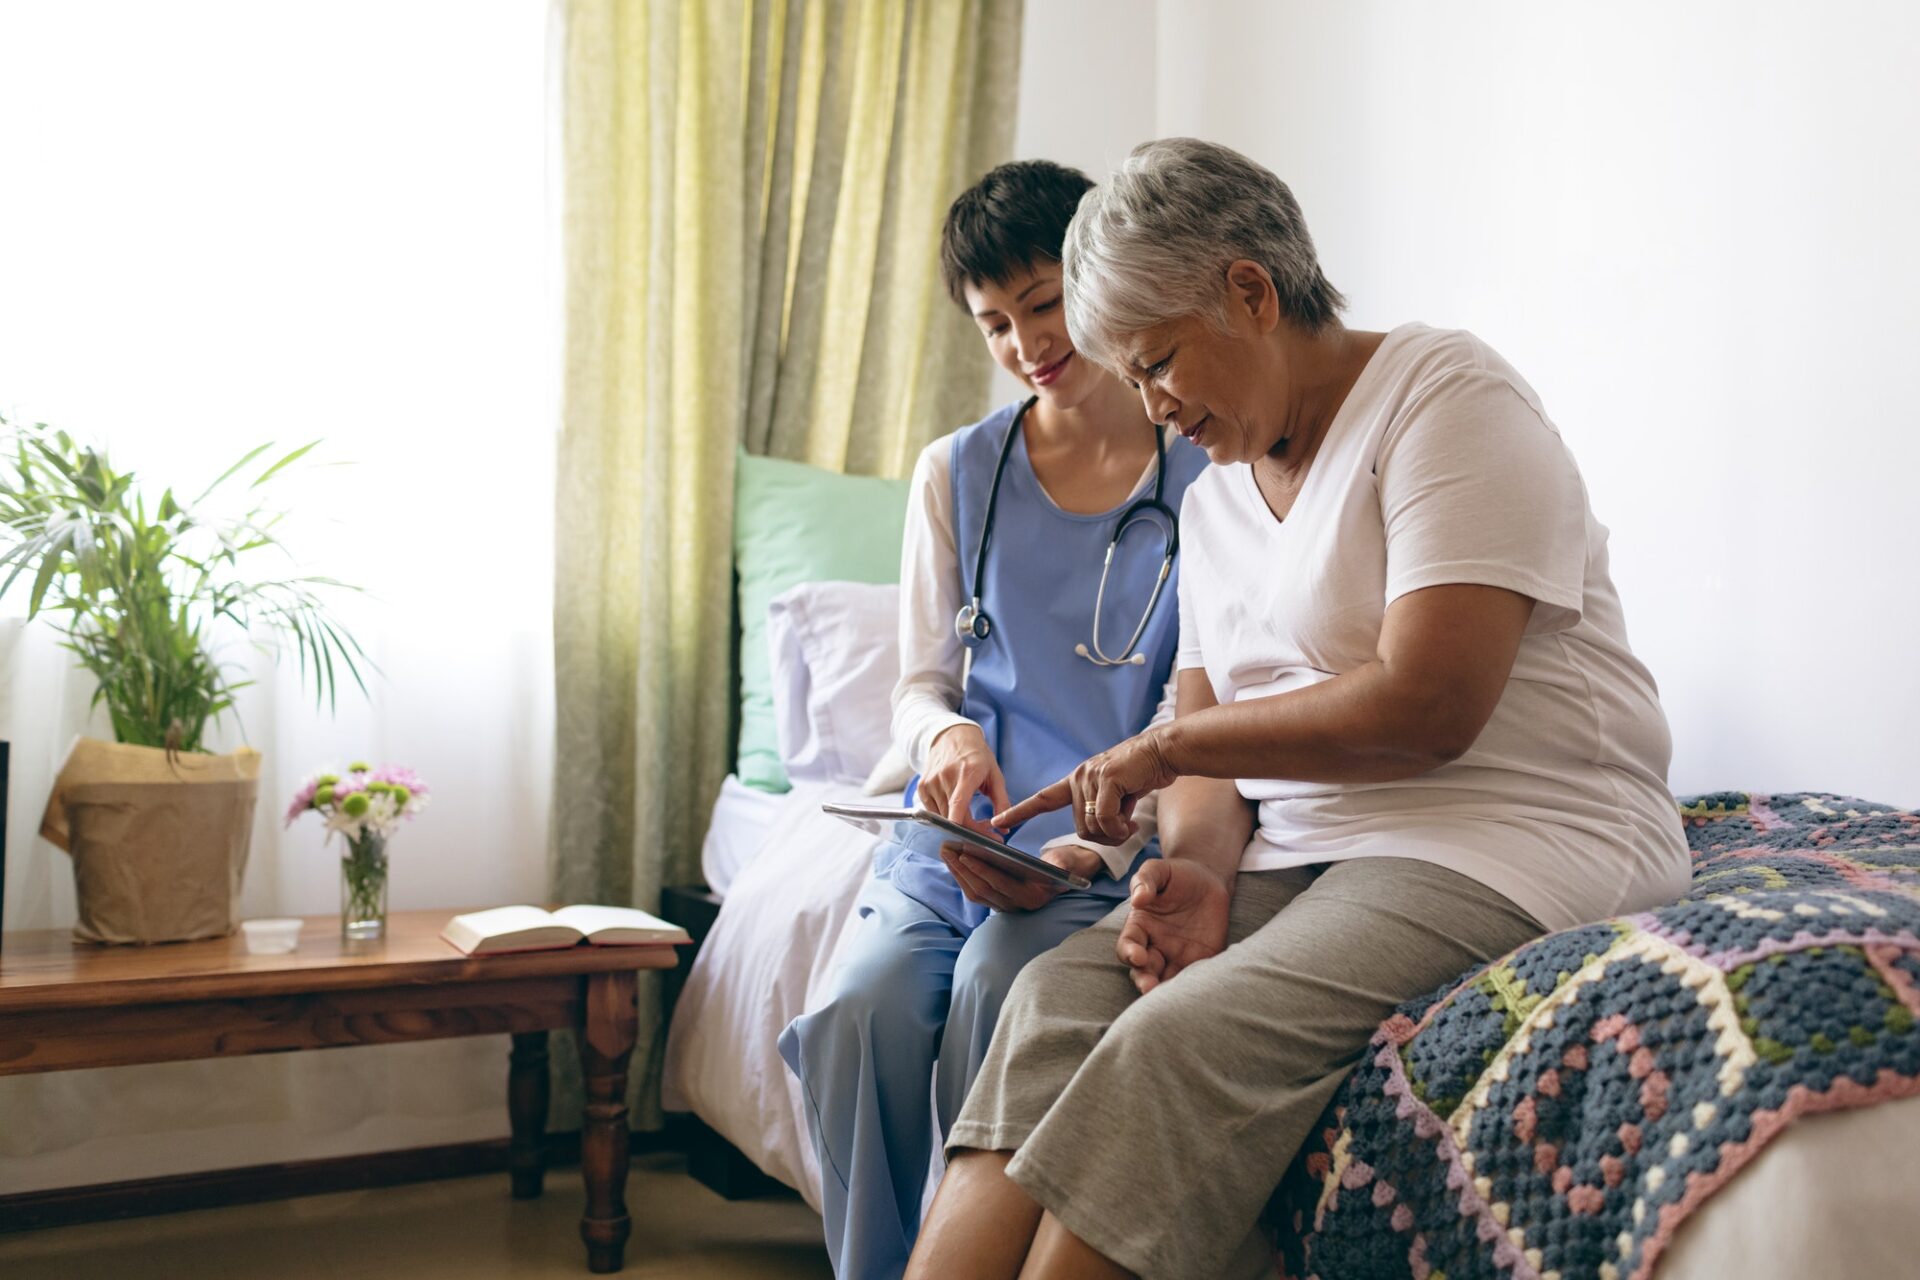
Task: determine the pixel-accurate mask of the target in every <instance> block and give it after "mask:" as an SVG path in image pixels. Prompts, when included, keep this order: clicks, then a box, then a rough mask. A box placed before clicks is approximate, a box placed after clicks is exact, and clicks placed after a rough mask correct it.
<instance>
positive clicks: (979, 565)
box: [953, 397, 1180, 667]
mask: <svg viewBox="0 0 1920 1280" xmlns="http://www.w3.org/2000/svg"><path fill="white" fill-rule="evenodd" d="M1034 399H1038V397H1035V398H1034ZM1033 405H1034V400H1032V399H1030V400H1028V401H1027V402H1026V403H1025V404H1023V405H1021V406H1020V411H1019V412H1018V413H1016V414H1015V415H1014V416H1013V425H1012V426H1010V427H1008V428H1007V434H1006V438H1005V439H1004V440H1003V441H1002V442H1001V445H1000V457H999V459H998V460H997V461H996V462H995V464H994V468H993V483H992V484H991V485H990V486H988V488H987V509H986V513H985V516H984V518H983V519H982V520H981V523H980V545H979V548H978V549H977V550H976V551H975V553H974V561H973V591H974V595H973V596H972V598H971V599H969V600H968V601H967V603H966V604H964V605H962V606H961V607H960V612H959V613H958V614H956V615H955V616H954V619H953V629H954V633H955V634H956V635H958V636H959V637H960V643H961V644H962V645H964V646H966V647H967V648H968V649H977V648H979V647H980V646H981V645H982V644H984V643H985V642H986V639H987V637H988V636H990V635H992V634H993V619H992V618H991V617H989V616H988V614H987V611H986V610H985V609H983V608H981V607H980V596H979V592H980V590H981V587H982V584H983V582H984V580H985V578H986V572H987V547H988V545H989V544H990V543H991V542H992V539H993V516H994V508H995V507H996V506H998V505H999V501H1000V477H1001V476H1002V475H1004V474H1005V472H1006V469H1007V458H1008V456H1009V455H1010V454H1011V453H1012V452H1013V444H1014V441H1015V440H1017V439H1018V438H1019V436H1020V423H1021V421H1022V419H1024V418H1025V417H1026V416H1027V410H1029V409H1031V408H1033ZM1153 443H1154V451H1155V454H1156V466H1155V469H1154V477H1153V496H1152V497H1151V498H1142V499H1141V500H1140V501H1138V502H1136V503H1134V504H1133V505H1132V506H1130V507H1128V508H1127V509H1126V510H1125V511H1123V512H1122V513H1121V514H1120V519H1119V522H1118V523H1117V524H1116V526H1115V527H1114V531H1113V537H1112V539H1111V540H1110V541H1109V542H1108V543H1107V554H1106V558H1105V559H1104V560H1103V561H1102V562H1101V565H1100V585H1099V587H1098V589H1097V590H1096V591H1095V592H1094V602H1093V637H1092V639H1093V645H1092V647H1091V648H1089V647H1088V646H1087V645H1085V644H1077V645H1075V646H1074V647H1073V651H1074V653H1075V654H1077V655H1079V656H1080V657H1082V658H1085V659H1086V660H1087V661H1089V662H1091V663H1093V664H1094V665H1095V666H1098V667H1119V666H1144V665H1145V664H1146V661H1147V659H1146V656H1145V655H1144V654H1138V653H1135V652H1134V649H1135V647H1136V646H1137V645H1138V644H1139V643H1140V637H1141V635H1142V634H1143V633H1145V631H1146V629H1147V620H1148V619H1149V618H1151V617H1152V616H1153V609H1154V606H1155V605H1157V604H1158V603H1160V589H1161V588H1162V587H1164V586H1165V585H1166V583H1167V575H1168V574H1169V573H1171V572H1172V570H1173V558H1174V557H1175V556H1176V555H1178V554H1179V551H1180V519H1179V517H1178V516H1176V515H1175V514H1174V512H1173V508H1171V507H1169V506H1168V505H1167V504H1166V502H1165V501H1164V500H1163V498H1164V494H1165V492H1166V483H1167V443H1166V436H1165V435H1164V434H1162V432H1161V430H1160V428H1158V427H1155V428H1154V432H1153ZM1155 515H1157V516H1159V517H1160V519H1161V520H1163V521H1164V522H1165V524H1166V531H1165V535H1164V536H1165V539H1166V542H1165V547H1164V549H1163V552H1162V555H1161V559H1160V574H1159V576H1158V577H1157V578H1156V579H1155V580H1154V584H1153V594H1152V595H1151V596H1150V597H1149V598H1148V600H1147V608H1146V612H1145V613H1143V614H1142V615H1141V616H1140V622H1139V625H1137V626H1136V627H1134V629H1133V634H1132V635H1131V636H1129V637H1128V638H1127V644H1126V647H1125V648H1123V649H1122V650H1121V651H1120V653H1119V655H1118V656H1116V657H1108V656H1107V655H1106V653H1105V652H1103V651H1102V650H1101V648H1100V611H1101V607H1102V606H1103V605H1104V604H1105V603H1106V596H1107V573H1108V571H1109V570H1110V569H1112V567H1113V553H1114V551H1115V549H1116V548H1117V547H1119V545H1120V539H1121V538H1123V537H1125V536H1126V532H1127V529H1128V527H1129V526H1131V525H1133V524H1134V523H1136V522H1141V521H1144V522H1146V523H1149V524H1151V523H1153V521H1152V520H1151V519H1150V518H1149V517H1150V516H1155Z"/></svg>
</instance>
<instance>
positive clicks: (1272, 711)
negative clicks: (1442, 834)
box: [1148, 585, 1533, 783]
mask: <svg viewBox="0 0 1920 1280" xmlns="http://www.w3.org/2000/svg"><path fill="white" fill-rule="evenodd" d="M1532 612H1533V601H1532V600H1530V599H1528V598H1527V597H1526V596H1523V595H1519V594H1518V593H1516V592H1512V591H1506V590H1502V589H1500V588H1497V587H1481V586H1469V585H1451V586H1442V587H1431V588H1428V589H1426V590H1424V591H1415V592H1412V593H1410V594H1408V595H1405V596H1402V597H1401V598H1400V599H1398V600H1396V601H1395V602H1394V603H1393V605H1392V607H1391V608H1389V609H1388V610H1387V618H1386V623H1385V625H1384V626H1383V628H1382V630H1381V638H1380V649H1379V654H1380V656H1379V657H1378V658H1376V659H1375V660H1374V661H1373V662H1370V663H1367V664H1366V665H1365V666H1361V667H1357V668H1355V669H1354V670H1352V671H1349V672H1346V673H1344V674H1342V675H1339V676H1335V677H1334V678H1333V679H1331V680H1326V681H1323V682H1321V683H1320V684H1317V685H1313V686H1311V687H1309V688H1305V689H1297V690H1293V691H1291V692H1288V693H1280V694H1274V695H1272V696H1270V697H1265V698H1252V699H1248V700H1246V701H1242V702H1236V703H1233V704H1231V705H1229V706H1212V707H1207V708H1205V709H1200V710H1196V711H1194V712H1193V713H1192V714H1191V715H1182V716H1179V717H1177V718H1176V719H1175V720H1174V721H1173V722H1172V723H1171V724H1166V725H1162V726H1160V727H1158V728H1156V729H1153V730H1150V731H1149V735H1148V736H1150V738H1151V739H1152V742H1153V746H1154V749H1155V750H1156V751H1158V752H1159V753H1160V755H1161V756H1162V758H1163V759H1164V761H1165V763H1166V765H1167V766H1168V767H1169V769H1170V770H1171V771H1172V772H1173V773H1174V774H1176V775H1178V776H1181V777H1201V778H1288V779H1293V780H1297V781H1301V782H1330V783H1353V782H1391V781H1397V780H1399V779H1402V778H1411V777H1417V776H1418V775H1420V774H1422V773H1426V772H1428V771H1430V770H1433V769H1437V768H1439V767H1440V766H1441V765H1443V764H1446V763H1448V762H1449V761H1451V760H1455V759H1457V758H1459V757H1460V756H1461V755H1462V754H1464V753H1465V752H1466V751H1467V749H1468V748H1469V747H1471V746H1472V745H1473V742H1474V739H1476V738H1477V737H1479V735H1480V731H1481V730H1482V729H1484V728H1485V727H1486V724H1487V721H1488V720H1489V719H1491V718H1492V716H1493V710H1494V708H1495V706H1497V705H1498V704H1499V701H1500V695H1501V694H1502V692H1504V690H1505V689H1506V683H1507V678H1508V677H1509V675H1510V674H1511V673H1512V670H1513V660H1514V655H1515V654H1516V653H1517V652H1518V650H1519V647H1520V638H1521V636H1522V635H1523V634H1524V633H1525V631H1526V626H1527V621H1528V619H1529V618H1530V617H1531V616H1532Z"/></svg>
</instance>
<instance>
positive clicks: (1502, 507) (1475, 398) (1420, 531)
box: [1182, 370, 1588, 635]
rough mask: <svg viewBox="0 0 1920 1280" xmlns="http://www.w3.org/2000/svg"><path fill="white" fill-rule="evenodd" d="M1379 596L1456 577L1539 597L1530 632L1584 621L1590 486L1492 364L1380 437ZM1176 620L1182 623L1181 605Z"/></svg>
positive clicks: (1446, 386)
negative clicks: (1383, 559) (1383, 562)
mask: <svg viewBox="0 0 1920 1280" xmlns="http://www.w3.org/2000/svg"><path fill="white" fill-rule="evenodd" d="M1375 472H1376V474H1377V476H1378V482H1379V486H1380V510H1381V515H1382V517H1383V519H1384V521H1385V525H1386V545H1387V603H1388V604H1392V603H1393V601H1395V600H1397V599H1399V598H1400V597H1401V596H1403V595H1406V594H1407V593H1408V592H1411V591H1419V590H1421V589H1422V588H1425V587H1437V586H1444V585H1448V584H1456V583H1470V584H1474V585H1479V586H1490V587H1504V588H1505V589H1507V590H1509V591H1516V592H1519V593H1520V594H1521V595H1525V596H1530V597H1532V598H1533V599H1534V600H1535V601H1536V602H1537V604H1538V607H1537V608H1535V610H1534V613H1533V619H1532V621H1531V622H1530V623H1529V624H1528V626H1527V632H1528V634H1530V635H1541V634H1549V633H1552V632H1557V631H1564V630H1566V629H1568V628H1570V627H1573V626H1575V625H1577V624H1578V623H1579V621H1580V616H1581V609H1582V601H1583V598H1584V595H1585V591H1586V571H1587V525H1588V520H1587V492H1586V486H1585V485H1584V484H1583V483H1582V482H1581V479H1580V472H1579V469H1578V468H1577V467H1576V466H1575V465H1574V461H1573V455H1572V454H1571V453H1570V452H1568V450H1567V447H1566V445H1565V443H1564V442H1562V440H1561V439H1560V436H1559V433H1558V432H1556V431H1555V430H1554V429H1553V427H1552V426H1551V425H1550V424H1549V423H1548V422H1547V421H1546V419H1545V418H1543V417H1542V416H1541V415H1540V413H1539V411H1538V410H1537V409H1535V408H1534V406H1533V405H1532V404H1531V403H1529V401H1528V400H1527V399H1525V398H1524V397H1522V396H1521V394H1520V393H1519V391H1518V390H1517V389H1515V387H1514V386H1513V384H1512V383H1510V382H1508V381H1507V380H1506V379H1505V378H1503V377H1501V376H1500V375H1499V374H1497V373H1492V372H1488V371H1484V370H1471V371H1460V372H1456V373H1450V374H1448V375H1446V376H1445V377H1443V378H1442V379H1441V380H1440V381H1439V382H1438V383H1436V384H1435V385H1434V386H1433V387H1432V388H1430V389H1429V390H1428V391H1427V392H1425V393H1424V394H1423V395H1422V396H1420V397H1419V398H1418V400H1417V402H1416V403H1415V404H1413V405H1412V406H1411V407H1410V408H1409V409H1408V410H1407V412H1406V413H1405V416H1404V418H1403V419H1402V421H1400V422H1396V423H1395V424H1394V425H1393V426H1392V427H1391V428H1389V429H1388V431H1387V434H1386V436H1385V437H1384V438H1383V439H1382V441H1381V448H1380V454H1379V457H1378V461H1377V464H1376V467H1375ZM1182 612H1183V623H1184V610H1183V611H1182Z"/></svg>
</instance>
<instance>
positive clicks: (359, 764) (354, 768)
mask: <svg viewBox="0 0 1920 1280" xmlns="http://www.w3.org/2000/svg"><path fill="white" fill-rule="evenodd" d="M371 768H373V766H372V765H370V764H368V763H367V762H366V761H364V760H355V761H354V762H353V763H352V764H350V765H348V766H347V771H348V772H349V773H365V772H366V771H367V770H369V769H371Z"/></svg>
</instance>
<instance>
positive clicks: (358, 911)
mask: <svg viewBox="0 0 1920 1280" xmlns="http://www.w3.org/2000/svg"><path fill="white" fill-rule="evenodd" d="M386 932H387V838H386V837H385V836H382V835H376V834H374V833H373V832H371V831H369V832H367V833H366V834H365V835H363V836H361V837H360V838H359V839H357V840H350V841H348V842H347V851H346V853H345V854H343V855H342V856H341V858H340V936H341V937H343V938H345V939H347V940H348V941H349V942H364V941H367V940H369V939H372V938H381V937H385V936H386Z"/></svg>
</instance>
